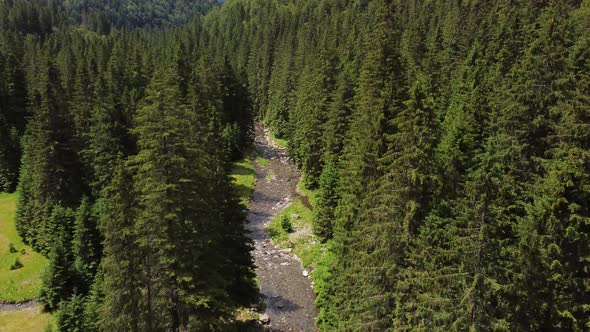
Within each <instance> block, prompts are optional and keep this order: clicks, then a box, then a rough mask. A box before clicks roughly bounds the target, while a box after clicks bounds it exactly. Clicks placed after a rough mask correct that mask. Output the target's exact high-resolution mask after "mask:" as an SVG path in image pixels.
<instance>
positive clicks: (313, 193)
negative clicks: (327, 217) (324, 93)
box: [297, 175, 318, 207]
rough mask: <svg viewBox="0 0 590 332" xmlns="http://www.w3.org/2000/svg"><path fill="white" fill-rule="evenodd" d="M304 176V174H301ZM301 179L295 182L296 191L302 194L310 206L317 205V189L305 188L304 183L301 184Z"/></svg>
mask: <svg viewBox="0 0 590 332" xmlns="http://www.w3.org/2000/svg"><path fill="white" fill-rule="evenodd" d="M303 176H304V177H305V175H303ZM303 182H304V181H303V180H301V181H299V183H298V184H297V192H298V193H299V194H300V195H301V196H304V197H305V198H306V199H307V200H308V201H309V204H311V206H312V207H314V206H316V205H317V201H318V198H317V190H311V189H307V188H306V187H305V184H303Z"/></svg>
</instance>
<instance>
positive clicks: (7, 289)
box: [0, 194, 47, 326]
mask: <svg viewBox="0 0 590 332" xmlns="http://www.w3.org/2000/svg"><path fill="white" fill-rule="evenodd" d="M16 199H17V196H16V194H0V302H6V303H20V302H24V301H28V300H33V299H36V298H37V297H38V296H39V291H40V290H41V273H42V271H43V268H44V267H45V265H46V264H47V259H46V258H45V257H43V256H42V255H41V254H38V253H36V252H34V251H33V250H32V249H31V247H29V246H27V245H25V244H24V243H23V241H22V239H21V238H20V236H19V235H18V233H17V231H16V226H15V224H14V217H15V211H16ZM10 243H12V244H13V245H14V247H15V248H16V250H17V252H16V253H11V252H10V250H9V244H10ZM22 250H24V254H23V253H21V251H22ZM17 258H18V260H19V261H20V262H21V263H22V264H23V267H22V268H19V269H16V270H10V266H11V265H12V264H14V262H15V261H16V259H17ZM0 326H2V325H0Z"/></svg>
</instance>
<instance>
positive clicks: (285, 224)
mask: <svg viewBox="0 0 590 332" xmlns="http://www.w3.org/2000/svg"><path fill="white" fill-rule="evenodd" d="M281 227H282V228H283V230H285V232H287V233H291V232H292V231H293V224H292V223H291V219H289V217H287V216H286V215H283V217H282V218H281Z"/></svg>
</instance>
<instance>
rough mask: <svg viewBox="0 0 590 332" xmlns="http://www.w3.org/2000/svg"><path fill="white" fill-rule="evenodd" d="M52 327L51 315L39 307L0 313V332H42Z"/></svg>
mask: <svg viewBox="0 0 590 332" xmlns="http://www.w3.org/2000/svg"><path fill="white" fill-rule="evenodd" d="M50 324H51V325H53V320H52V318H51V315H50V314H48V313H45V312H42V311H41V306H38V307H35V308H30V309H24V310H15V311H0V332H13V331H18V332H42V331H46V330H47V329H46V328H47V327H48V325H50Z"/></svg>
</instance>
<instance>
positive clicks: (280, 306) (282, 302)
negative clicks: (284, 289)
mask: <svg viewBox="0 0 590 332" xmlns="http://www.w3.org/2000/svg"><path fill="white" fill-rule="evenodd" d="M285 306H286V304H285V302H284V301H279V302H277V303H276V307H277V308H279V309H283V308H284V307H285Z"/></svg>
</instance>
